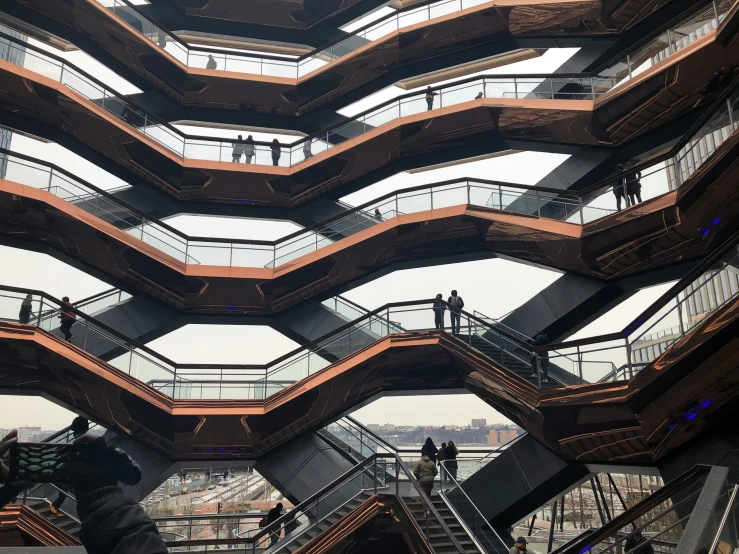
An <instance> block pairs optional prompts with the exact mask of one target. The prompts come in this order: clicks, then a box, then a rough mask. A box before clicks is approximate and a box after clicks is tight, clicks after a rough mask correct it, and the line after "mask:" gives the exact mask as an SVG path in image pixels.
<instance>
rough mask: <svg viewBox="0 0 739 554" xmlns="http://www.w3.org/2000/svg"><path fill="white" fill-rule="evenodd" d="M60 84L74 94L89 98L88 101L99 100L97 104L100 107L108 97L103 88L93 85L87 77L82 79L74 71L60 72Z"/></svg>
mask: <svg viewBox="0 0 739 554" xmlns="http://www.w3.org/2000/svg"><path fill="white" fill-rule="evenodd" d="M60 82H61V83H62V84H63V85H65V86H67V87H69V88H71V89H72V90H74V91H75V92H78V93H79V94H81V95H82V96H84V97H85V98H89V99H90V100H100V102H99V103H100V104H101V105H102V103H103V100H102V99H103V98H105V97H106V96H109V95H110V94H109V93H108V92H107V91H106V90H105V89H104V88H103V87H101V86H99V85H97V84H95V83H93V82H92V81H90V80H89V79H88V78H87V77H84V76H82V75H80V74H79V73H77V72H75V71H68V70H66V68H65V71H64V72H62V78H61V79H60Z"/></svg>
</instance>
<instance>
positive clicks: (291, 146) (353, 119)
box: [0, 22, 723, 174]
mask: <svg viewBox="0 0 739 554" xmlns="http://www.w3.org/2000/svg"><path fill="white" fill-rule="evenodd" d="M721 24H723V22H722V23H721ZM0 37H2V38H3V39H5V40H8V41H10V42H13V43H15V44H19V45H21V46H22V47H23V48H27V49H30V50H34V51H37V52H39V53H41V54H42V55H44V56H47V57H49V58H51V59H53V60H55V61H57V62H58V63H61V64H62V65H66V66H67V67H69V68H71V69H74V70H75V71H77V72H79V73H80V74H81V75H82V76H84V77H85V78H87V79H90V80H91V81H92V82H93V83H95V84H96V85H97V86H99V87H101V88H103V89H104V90H106V91H109V92H110V93H111V95H112V96H115V97H117V98H118V99H120V100H121V101H122V102H123V103H124V104H127V105H129V106H131V107H132V108H133V109H135V110H138V111H139V112H141V113H143V114H146V116H147V118H151V122H152V123H153V124H156V125H158V126H164V127H166V128H167V129H168V130H170V131H172V132H174V133H176V134H177V135H179V136H180V137H182V139H183V140H188V139H189V140H196V141H207V142H226V143H229V144H237V143H240V144H246V143H247V140H241V141H239V140H238V139H233V138H226V137H223V138H220V137H212V136H202V135H187V134H186V133H183V132H182V131H180V130H179V129H177V128H176V127H174V126H172V125H171V124H170V123H168V122H167V121H165V120H163V119H161V118H160V117H159V116H157V115H155V114H153V113H152V112H149V111H148V110H146V109H145V108H143V107H141V106H140V105H138V104H137V103H136V102H133V101H131V100H130V99H129V98H127V97H126V96H125V95H123V94H120V93H119V92H117V91H115V90H113V89H112V88H110V87H109V86H107V85H105V84H103V83H102V82H101V81H100V80H98V79H97V78H95V77H93V76H92V75H90V74H88V73H87V72H85V71H84V70H82V69H80V68H79V67H77V66H76V65H75V64H72V63H69V62H68V61H67V60H65V59H64V58H62V57H60V56H57V55H56V54H53V53H51V52H48V51H46V50H43V49H42V48H39V47H37V46H35V45H33V44H30V43H28V42H24V41H22V40H20V39H18V38H17V37H13V36H12V35H9V34H7V33H3V32H0ZM597 76H598V75H597V74H594V73H592V72H585V73H561V74H560V73H557V74H547V73H542V74H490V75H475V76H473V77H468V78H466V79H461V80H459V81H455V82H453V83H447V84H443V85H438V86H436V87H431V90H432V91H441V90H444V89H446V88H448V87H458V86H459V85H463V84H466V83H470V82H474V81H476V80H480V79H486V78H487V79H497V80H500V79H515V78H522V79H527V80H531V79H568V78H569V79H591V81H592V79H594V78H596V77H597ZM425 94H426V91H425V90H424V91H422V92H410V93H406V94H403V95H399V96H397V97H395V98H393V99H390V100H387V101H385V102H381V103H380V104H377V105H376V106H373V107H371V108H369V109H367V110H365V111H364V112H361V113H358V114H356V115H354V116H352V117H348V118H346V119H344V120H342V121H339V122H337V123H334V124H332V125H330V126H328V127H326V128H324V129H321V130H319V131H316V132H314V133H312V134H310V135H307V136H306V137H304V138H302V139H298V140H297V141H295V142H293V143H285V144H282V143H281V144H280V148H288V149H289V150H290V151H292V150H293V149H294V148H296V147H298V146H300V145H302V144H304V143H305V142H308V141H311V142H312V140H313V139H315V138H319V137H323V136H324V135H326V134H327V133H330V132H331V131H332V130H334V129H337V128H339V127H341V126H343V125H345V124H347V123H351V122H356V121H358V120H360V119H361V118H362V117H364V116H366V115H369V114H370V113H372V112H374V111H376V110H381V109H382V108H385V107H386V106H390V105H392V104H394V103H395V102H400V101H402V100H405V99H408V98H413V97H423V96H424V95H425ZM250 143H251V144H254V145H255V146H266V147H271V146H272V143H270V142H265V141H254V140H252V141H250ZM624 174H626V172H624Z"/></svg>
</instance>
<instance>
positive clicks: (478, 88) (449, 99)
mask: <svg viewBox="0 0 739 554" xmlns="http://www.w3.org/2000/svg"><path fill="white" fill-rule="evenodd" d="M484 92H485V87H484V85H483V80H482V79H481V80H478V81H473V82H471V83H464V84H462V85H456V86H448V87H445V88H444V89H443V90H441V91H438V97H437V98H436V99H437V100H438V101H437V102H434V107H435V108H445V107H448V106H453V105H455V104H462V103H463V102H469V101H471V100H475V99H476V98H481V97H482V96H479V95H481V94H482V95H484ZM426 109H428V105H427V106H426Z"/></svg>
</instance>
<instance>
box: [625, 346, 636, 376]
mask: <svg viewBox="0 0 739 554" xmlns="http://www.w3.org/2000/svg"><path fill="white" fill-rule="evenodd" d="M624 341H625V342H626V363H627V365H628V366H629V379H632V378H633V377H634V370H633V368H632V367H631V344H629V337H624Z"/></svg>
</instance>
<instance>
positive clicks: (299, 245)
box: [274, 232, 332, 266]
mask: <svg viewBox="0 0 739 554" xmlns="http://www.w3.org/2000/svg"><path fill="white" fill-rule="evenodd" d="M331 242H332V241H330V240H328V239H325V238H324V237H321V236H320V235H318V234H316V233H313V232H306V233H305V234H304V235H302V236H298V237H294V238H292V239H290V240H289V241H287V242H283V243H281V244H279V245H277V246H276V247H275V262H274V263H275V266H279V265H282V264H284V263H287V262H289V261H292V260H294V259H295V258H299V257H300V256H304V255H306V254H310V253H311V252H315V251H316V250H318V249H319V248H321V247H322V246H325V245H327V244H330V243H331Z"/></svg>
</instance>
